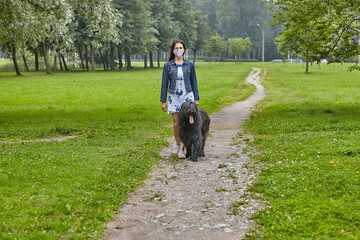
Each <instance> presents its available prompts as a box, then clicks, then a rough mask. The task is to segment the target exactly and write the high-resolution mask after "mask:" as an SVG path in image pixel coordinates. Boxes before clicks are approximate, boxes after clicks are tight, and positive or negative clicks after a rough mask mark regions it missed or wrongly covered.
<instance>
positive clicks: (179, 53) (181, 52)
mask: <svg viewBox="0 0 360 240" xmlns="http://www.w3.org/2000/svg"><path fill="white" fill-rule="evenodd" d="M184 52H185V51H184V49H174V51H173V53H174V54H175V56H177V57H181V56H182V55H183V54H184Z"/></svg>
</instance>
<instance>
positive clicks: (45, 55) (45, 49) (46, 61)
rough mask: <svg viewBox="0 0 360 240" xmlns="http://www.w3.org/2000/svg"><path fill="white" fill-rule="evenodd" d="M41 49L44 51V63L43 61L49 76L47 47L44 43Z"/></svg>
mask: <svg viewBox="0 0 360 240" xmlns="http://www.w3.org/2000/svg"><path fill="white" fill-rule="evenodd" d="M43 49H44V61H45V69H46V73H47V74H51V71H50V64H49V46H48V44H47V42H46V41H45V42H44V44H43Z"/></svg>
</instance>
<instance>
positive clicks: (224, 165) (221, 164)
mask: <svg viewBox="0 0 360 240" xmlns="http://www.w3.org/2000/svg"><path fill="white" fill-rule="evenodd" d="M226 167H227V165H226V164H223V163H220V164H219V166H218V168H226Z"/></svg>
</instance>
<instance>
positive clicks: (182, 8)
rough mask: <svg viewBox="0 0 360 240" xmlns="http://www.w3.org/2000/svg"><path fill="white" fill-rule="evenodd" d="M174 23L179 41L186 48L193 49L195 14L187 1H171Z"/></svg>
mask: <svg viewBox="0 0 360 240" xmlns="http://www.w3.org/2000/svg"><path fill="white" fill-rule="evenodd" d="M173 8H174V21H175V22H177V23H178V26H177V27H178V28H179V30H180V31H179V36H178V37H179V39H181V40H182V41H184V43H185V44H186V47H187V48H189V49H193V48H194V45H195V40H196V21H195V14H194V12H193V11H192V10H191V4H190V2H189V0H177V1H173Z"/></svg>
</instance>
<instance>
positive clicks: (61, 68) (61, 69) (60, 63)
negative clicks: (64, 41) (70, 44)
mask: <svg viewBox="0 0 360 240" xmlns="http://www.w3.org/2000/svg"><path fill="white" fill-rule="evenodd" d="M59 65H60V71H64V68H63V65H62V62H61V57H60V55H59Z"/></svg>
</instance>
